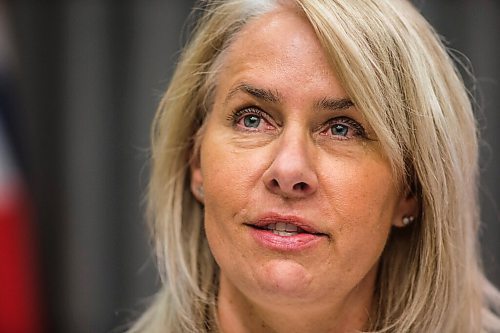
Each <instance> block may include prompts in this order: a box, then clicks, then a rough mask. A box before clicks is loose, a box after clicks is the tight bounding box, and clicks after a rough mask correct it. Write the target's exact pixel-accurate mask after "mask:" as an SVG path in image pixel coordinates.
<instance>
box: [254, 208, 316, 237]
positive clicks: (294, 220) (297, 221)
mask: <svg viewBox="0 0 500 333" xmlns="http://www.w3.org/2000/svg"><path fill="white" fill-rule="evenodd" d="M278 222H282V223H288V224H293V225H295V226H297V227H299V228H301V229H302V230H304V231H305V232H307V233H310V234H318V235H326V234H325V233H323V232H321V231H319V230H318V229H317V228H316V227H314V226H313V224H312V223H310V222H309V221H307V220H306V219H304V218H302V217H299V216H295V215H282V214H277V213H267V214H263V215H261V216H259V217H258V218H257V219H255V220H254V221H251V222H249V223H245V224H247V225H250V226H253V227H257V228H264V227H267V226H268V225H269V224H272V223H278Z"/></svg>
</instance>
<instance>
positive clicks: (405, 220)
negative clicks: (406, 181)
mask: <svg viewBox="0 0 500 333" xmlns="http://www.w3.org/2000/svg"><path fill="white" fill-rule="evenodd" d="M418 207H419V206H418V199H417V197H416V195H415V194H414V193H406V194H404V195H403V196H402V197H401V199H400V202H399V207H398V209H397V213H396V215H395V216H394V221H393V223H392V225H393V226H395V227H397V228H404V227H407V226H409V225H410V224H412V223H413V222H414V221H415V220H416V219H417V217H418V216H419V213H420V212H419V208H418Z"/></svg>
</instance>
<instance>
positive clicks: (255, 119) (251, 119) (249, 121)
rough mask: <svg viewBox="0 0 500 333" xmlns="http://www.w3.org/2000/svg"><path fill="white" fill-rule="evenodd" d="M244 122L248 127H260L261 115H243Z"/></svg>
mask: <svg viewBox="0 0 500 333" xmlns="http://www.w3.org/2000/svg"><path fill="white" fill-rule="evenodd" d="M243 124H244V125H245V127H248V128H258V127H259V125H260V117H259V116H256V115H254V114H250V115H247V116H245V117H243Z"/></svg>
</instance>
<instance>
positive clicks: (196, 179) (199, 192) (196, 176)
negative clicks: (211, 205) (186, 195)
mask: <svg viewBox="0 0 500 333" xmlns="http://www.w3.org/2000/svg"><path fill="white" fill-rule="evenodd" d="M190 172H191V193H193V195H194V197H195V198H196V200H198V201H199V202H200V203H202V204H203V203H204V199H205V193H204V190H203V175H202V173H201V166H200V161H199V158H197V159H193V161H192V162H191V163H190Z"/></svg>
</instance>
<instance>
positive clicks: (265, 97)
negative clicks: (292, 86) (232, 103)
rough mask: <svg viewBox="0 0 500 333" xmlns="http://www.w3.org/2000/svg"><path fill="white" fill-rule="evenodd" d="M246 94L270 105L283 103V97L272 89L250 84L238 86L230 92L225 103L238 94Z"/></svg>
mask: <svg viewBox="0 0 500 333" xmlns="http://www.w3.org/2000/svg"><path fill="white" fill-rule="evenodd" d="M240 91H241V92H244V93H246V94H248V95H251V96H253V97H255V98H257V99H260V100H262V101H265V102H268V103H281V99H282V98H281V95H280V94H279V93H278V92H277V91H272V90H271V89H262V88H257V87H254V86H252V85H251V84H248V83H241V84H238V85H237V86H236V87H234V88H232V89H231V90H229V93H228V94H227V97H226V100H225V103H227V101H228V100H229V99H230V98H231V97H233V96H234V95H235V94H236V93H237V92H240Z"/></svg>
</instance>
